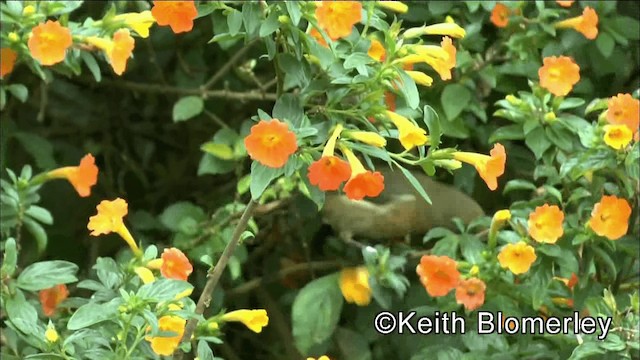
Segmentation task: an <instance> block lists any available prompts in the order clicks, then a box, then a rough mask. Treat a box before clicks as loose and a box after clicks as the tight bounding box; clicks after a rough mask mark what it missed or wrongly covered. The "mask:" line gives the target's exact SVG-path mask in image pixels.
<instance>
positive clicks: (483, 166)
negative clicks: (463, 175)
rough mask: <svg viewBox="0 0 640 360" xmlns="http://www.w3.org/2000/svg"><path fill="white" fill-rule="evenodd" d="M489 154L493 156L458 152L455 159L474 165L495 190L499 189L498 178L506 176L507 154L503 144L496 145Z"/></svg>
mask: <svg viewBox="0 0 640 360" xmlns="http://www.w3.org/2000/svg"><path fill="white" fill-rule="evenodd" d="M489 154H490V155H491V156H489V155H482V154H476V153H471V152H463V151H457V152H455V153H453V158H454V159H455V160H458V161H462V162H465V163H467V164H471V165H473V166H474V167H475V168H476V170H477V171H478V174H480V177H481V178H482V180H484V182H485V183H486V184H487V186H488V187H489V189H490V190H495V189H497V188H498V177H500V176H501V175H502V174H504V165H505V163H506V161H507V153H506V152H505V150H504V146H502V144H500V143H496V144H495V145H493V149H491V151H490V152H489Z"/></svg>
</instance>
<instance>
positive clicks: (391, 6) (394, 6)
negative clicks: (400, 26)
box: [376, 1, 409, 14]
mask: <svg viewBox="0 0 640 360" xmlns="http://www.w3.org/2000/svg"><path fill="white" fill-rule="evenodd" d="M376 5H378V6H379V7H381V8H384V9H388V10H391V11H395V12H397V13H400V14H404V13H406V12H407V11H408V10H409V7H408V6H407V5H406V4H405V3H403V2H400V1H378V2H376Z"/></svg>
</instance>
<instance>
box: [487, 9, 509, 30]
mask: <svg viewBox="0 0 640 360" xmlns="http://www.w3.org/2000/svg"><path fill="white" fill-rule="evenodd" d="M509 13H510V11H509V8H508V7H507V6H506V5H505V4H503V3H497V4H496V6H494V7H493V10H491V17H490V18H489V20H491V22H492V23H493V25H495V26H497V27H499V28H503V27H507V25H509Z"/></svg>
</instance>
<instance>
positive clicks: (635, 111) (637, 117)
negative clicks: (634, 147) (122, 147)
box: [607, 94, 640, 135]
mask: <svg viewBox="0 0 640 360" xmlns="http://www.w3.org/2000/svg"><path fill="white" fill-rule="evenodd" d="M607 121H608V122H609V123H610V124H613V125H627V127H628V128H629V129H630V130H631V131H632V132H633V133H634V134H636V135H637V134H638V127H639V126H640V100H638V99H634V98H633V97H631V94H618V95H617V96H613V97H611V98H610V99H609V102H608V103H607Z"/></svg>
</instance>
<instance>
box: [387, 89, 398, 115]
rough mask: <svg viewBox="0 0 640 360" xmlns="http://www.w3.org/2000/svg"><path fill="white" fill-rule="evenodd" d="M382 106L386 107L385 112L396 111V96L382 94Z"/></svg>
mask: <svg viewBox="0 0 640 360" xmlns="http://www.w3.org/2000/svg"><path fill="white" fill-rule="evenodd" d="M384 104H385V105H387V110H389V111H394V112H395V111H396V94H394V93H392V92H390V91H386V92H385V93H384Z"/></svg>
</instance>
